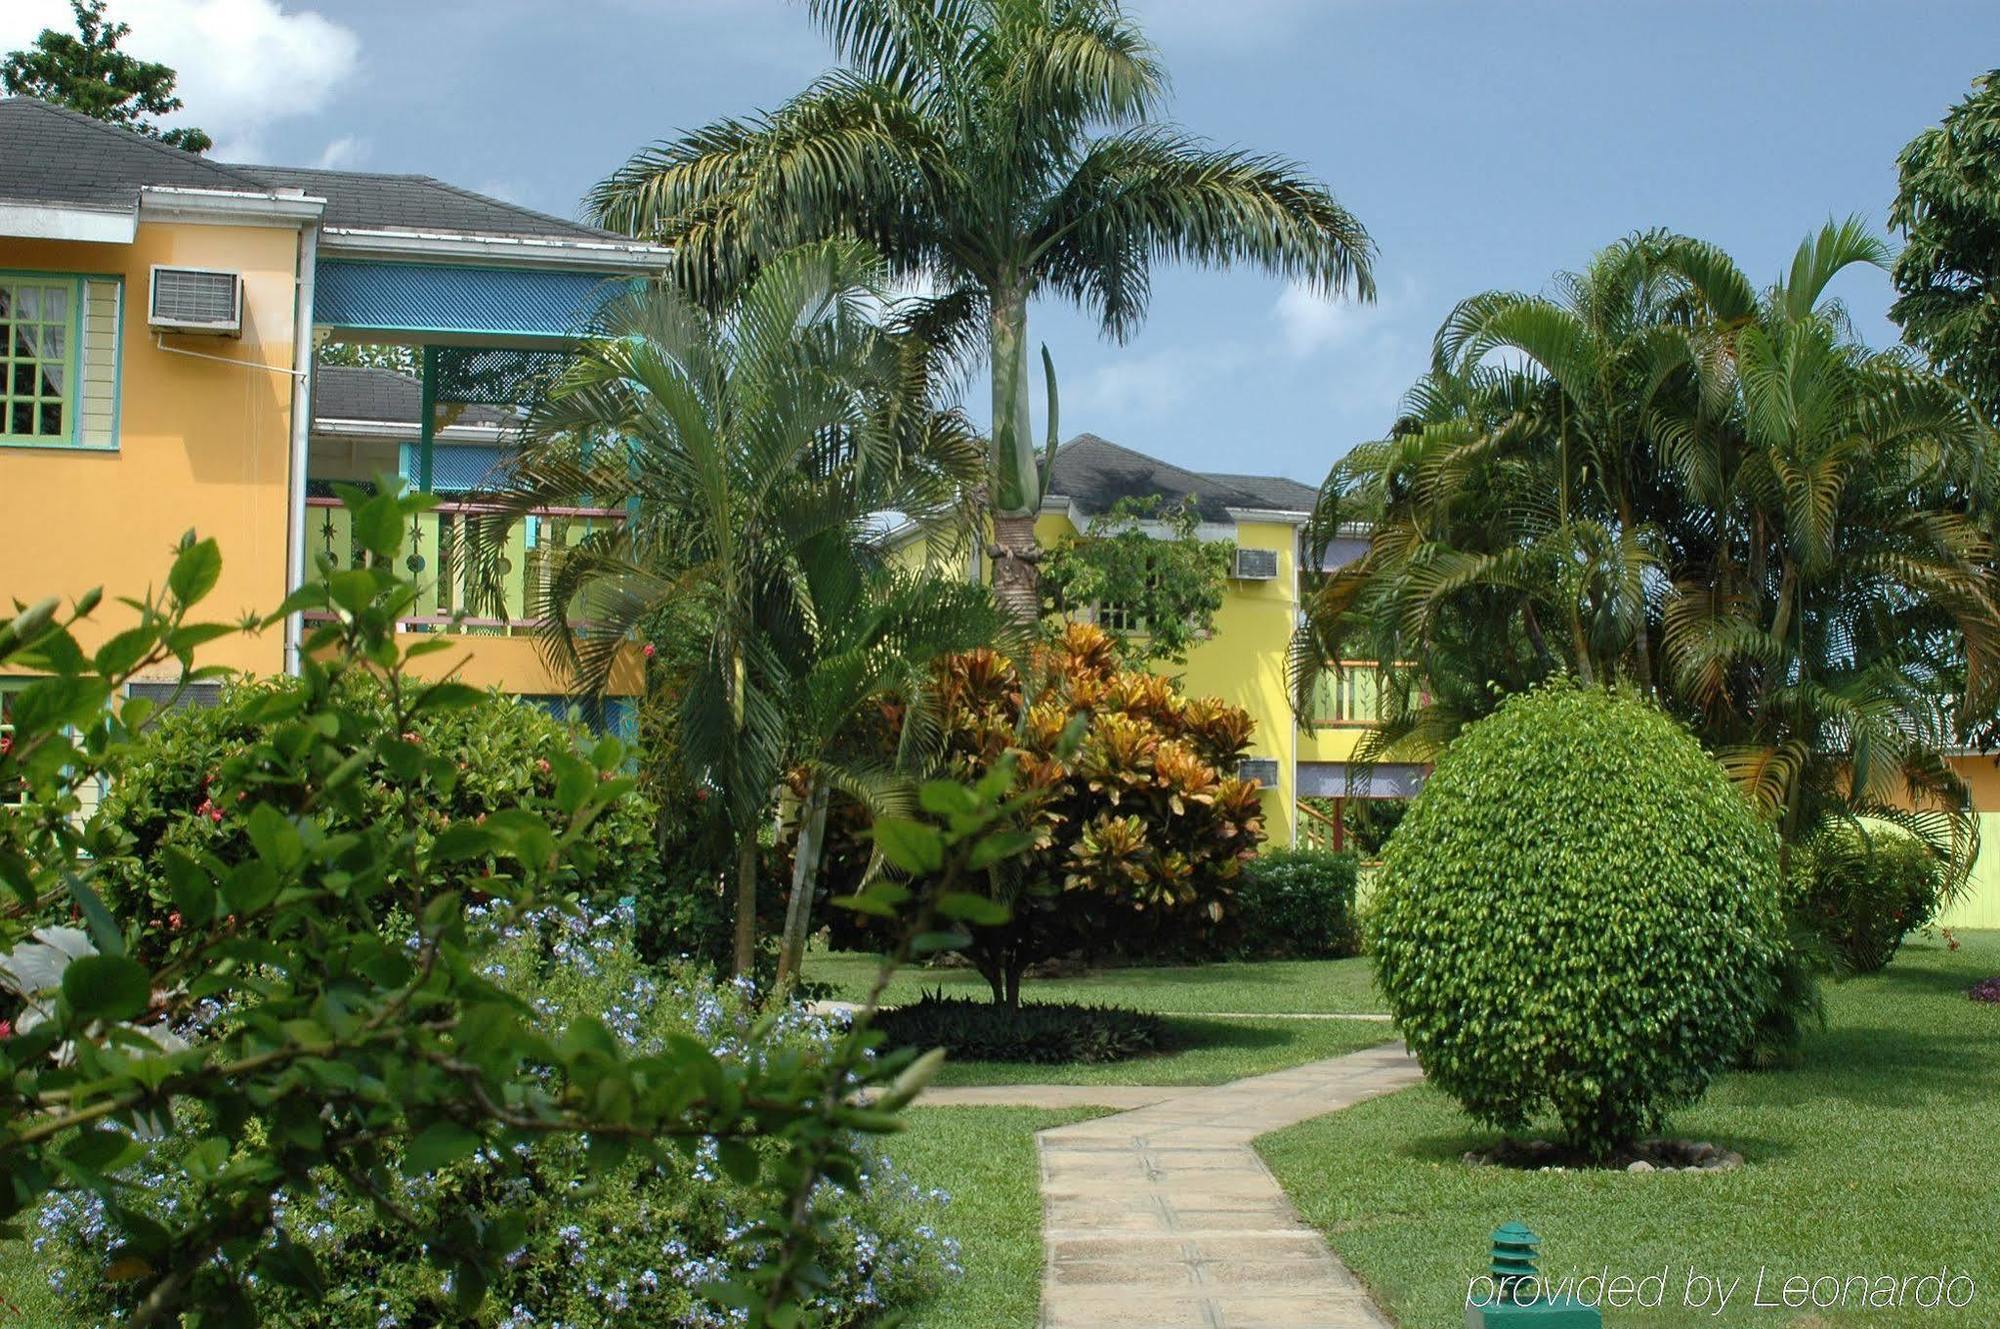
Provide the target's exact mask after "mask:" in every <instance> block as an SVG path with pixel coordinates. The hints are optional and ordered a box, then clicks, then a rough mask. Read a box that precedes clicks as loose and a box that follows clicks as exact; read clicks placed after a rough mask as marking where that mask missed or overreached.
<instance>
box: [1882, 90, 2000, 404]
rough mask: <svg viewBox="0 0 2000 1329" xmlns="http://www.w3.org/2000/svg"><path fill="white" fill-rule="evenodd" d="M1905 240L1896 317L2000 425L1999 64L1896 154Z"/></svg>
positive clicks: (1894, 218) (1898, 219) (1892, 218)
mask: <svg viewBox="0 0 2000 1329" xmlns="http://www.w3.org/2000/svg"><path fill="white" fill-rule="evenodd" d="M1896 168H1897V173H1898V184H1897V189H1896V201H1895V204H1894V205H1893V206H1892V207H1891V208H1890V210H1889V224H1890V225H1891V226H1894V227H1896V228H1897V229H1898V230H1900V231H1902V232H1903V234H1904V236H1905V237H1906V243H1905V244H1904V246H1903V252H1902V254H1901V255H1900V256H1899V257H1898V258H1897V259H1896V268H1895V276H1896V290H1897V292H1898V295H1899V297H1900V298H1899V299H1898V300H1897V301H1896V303H1895V305H1894V307H1893V308H1891V309H1890V311H1889V316H1890V317H1891V318H1893V319H1895V320H1896V321H1897V322H1898V323H1900V324H1902V325H1903V336H1904V337H1905V338H1906V339H1907V340H1908V341H1909V342H1910V343H1911V344H1912V345H1914V346H1917V347H1919V348H1921V349H1922V350H1923V351H1924V353H1925V354H1926V355H1928V356H1930V358H1931V361H1932V363H1934V364H1936V365H1937V366H1938V367H1939V368H1941V369H1943V370H1944V371H1945V372H1946V373H1948V374H1950V375H1951V376H1952V377H1953V378H1954V379H1956V380H1957V381H1958V382H1959V383H1960V384H1961V385H1963V386H1964V387H1965V389H1966V390H1967V391H1968V392H1970V393H1971V394H1972V396H1973V398H1974V400H1976V401H1978V402H1979V404H1980V406H1981V408H1982V409H1983V410H1984V411H1985V412H1986V418H1987V419H1989V420H1993V421H1995V422H2000V70H1994V71H1992V72H1991V73H1987V74H1983V75H1981V76H1980V77H1978V78H1976V79H1974V80H1973V81H1972V92H1971V93H1970V94H1969V95H1968V96H1966V98H1965V99H1964V100H1963V101H1961V102H1959V104H1958V105H1956V106H1954V107H1952V109H1951V111H1950V112H1949V113H1948V114H1947V115H1946V116H1945V118H1944V123H1943V124H1940V125H1935V126H1933V127H1931V128H1929V129H1926V130H1925V131H1924V132H1923V133H1921V134H1919V135H1917V137H1916V138H1915V139H1914V140H1912V141H1911V143H1910V145H1909V146H1908V147H1906V148H1904V149H1903V152H1902V155H1901V156H1900V157H1898V158H1897V159H1896Z"/></svg>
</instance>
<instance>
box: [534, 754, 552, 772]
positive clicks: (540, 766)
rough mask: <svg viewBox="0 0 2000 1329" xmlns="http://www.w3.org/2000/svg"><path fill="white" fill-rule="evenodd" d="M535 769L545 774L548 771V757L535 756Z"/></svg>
mask: <svg viewBox="0 0 2000 1329" xmlns="http://www.w3.org/2000/svg"><path fill="white" fill-rule="evenodd" d="M535 769H536V770H538V771H540V772H541V773H542V774H543V775H547V774H548V773H549V759H548V758H547V757H537V758H535Z"/></svg>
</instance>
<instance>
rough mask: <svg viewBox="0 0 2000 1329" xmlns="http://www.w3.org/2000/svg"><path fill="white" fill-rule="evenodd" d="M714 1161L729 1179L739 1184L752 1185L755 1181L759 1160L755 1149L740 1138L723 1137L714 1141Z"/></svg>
mask: <svg viewBox="0 0 2000 1329" xmlns="http://www.w3.org/2000/svg"><path fill="white" fill-rule="evenodd" d="M715 1157H716V1161H717V1162H719V1163H721V1164H722V1170H723V1171H724V1172H725V1173H727V1174H728V1176H729V1179H730V1180H731V1181H734V1182H735V1183H736V1184H737V1185H739V1186H750V1185H754V1184H755V1183H756V1181H757V1172H758V1168H759V1160H758V1157H757V1151H756V1149H754V1148H752V1147H751V1146H750V1145H749V1144H747V1143H745V1142H744V1141H742V1140H735V1139H725V1140H717V1141H716V1142H715Z"/></svg>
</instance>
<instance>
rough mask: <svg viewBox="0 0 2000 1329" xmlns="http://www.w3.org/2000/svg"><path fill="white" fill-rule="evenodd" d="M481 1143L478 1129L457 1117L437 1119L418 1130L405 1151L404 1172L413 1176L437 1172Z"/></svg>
mask: <svg viewBox="0 0 2000 1329" xmlns="http://www.w3.org/2000/svg"><path fill="white" fill-rule="evenodd" d="M481 1143H482V1141H481V1139H480V1137H479V1135H478V1133H477V1132H474V1131H470V1130H467V1129H466V1128H465V1127H463V1126H461V1125H459V1124H458V1123H457V1122H455V1121H434V1122H432V1123H431V1124H430V1125H428V1126H426V1127H424V1128H423V1130H421V1131H419V1132H418V1133H417V1135H416V1138H414V1139H412V1140H411V1141H410V1144H409V1147H408V1148H407V1149H405V1150H404V1151H403V1173H404V1175H405V1176H411V1177H414V1176H417V1175H418V1174H420V1173H424V1172H435V1171H437V1170H438V1169H439V1168H441V1167H444V1166H446V1165H447V1164H450V1163H456V1162H457V1161H458V1160H459V1159H461V1158H464V1157H466V1156H467V1155H469V1154H471V1153H472V1152H473V1150H475V1149H477V1148H479V1146H480V1144H481Z"/></svg>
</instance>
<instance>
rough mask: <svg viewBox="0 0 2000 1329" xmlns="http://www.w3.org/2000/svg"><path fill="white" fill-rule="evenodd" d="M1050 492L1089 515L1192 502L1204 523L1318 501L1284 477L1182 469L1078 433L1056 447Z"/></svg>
mask: <svg viewBox="0 0 2000 1329" xmlns="http://www.w3.org/2000/svg"><path fill="white" fill-rule="evenodd" d="M1048 492H1049V493H1050V494H1053V495H1056V496H1058V497H1061V498H1066V499H1068V500H1069V501H1070V502H1071V503H1073V504H1074V505H1075V506H1076V507H1077V509H1078V510H1079V511H1081V512H1082V513H1084V514H1085V515H1086V516H1095V515H1097V514H1098V513H1101V512H1107V511H1109V510H1110V509H1111V507H1112V506H1113V505H1114V504H1116V503H1117V502H1118V500H1120V499H1122V498H1149V497H1153V496H1158V497H1160V498H1162V499H1165V500H1166V501H1167V502H1169V503H1176V502H1179V501H1180V500H1182V499H1186V498H1192V499H1194V500H1195V507H1196V510H1197V511H1198V512H1200V514H1201V517H1202V520H1204V521H1212V522H1227V521H1229V520H1231V518H1230V515H1229V510H1230V509H1231V508H1239V509H1240V508H1255V509H1263V510H1265V511H1275V512H1301V513H1304V512H1311V511H1312V508H1313V500H1314V498H1315V497H1316V495H1315V494H1314V492H1313V490H1312V489H1311V488H1310V487H1309V486H1306V485H1302V484H1300V483H1299V482H1298V481H1296V480H1287V479H1285V478H1284V477H1282V476H1275V475H1225V474H1220V473H1207V474H1204V473H1202V472H1197V471H1189V470H1183V469H1182V468H1181V467H1179V466H1175V465H1174V464H1173V463H1171V462H1164V461H1161V460H1160V459H1159V458H1157V457H1148V456H1147V455H1146V454H1145V453H1143V452H1134V451H1133V450H1132V449H1130V448H1127V447H1121V446H1120V445H1118V444H1116V443H1113V442H1111V441H1110V440H1108V439H1102V438H1099V437H1098V436H1097V435H1095V434H1078V435H1077V436H1076V437H1075V438H1073V439H1071V440H1070V441H1069V442H1067V443H1065V444H1063V445H1062V446H1061V447H1059V448H1057V449H1056V457H1055V465H1054V466H1052V467H1051V468H1050V470H1049V483H1048Z"/></svg>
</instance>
